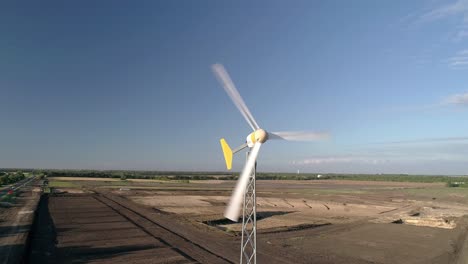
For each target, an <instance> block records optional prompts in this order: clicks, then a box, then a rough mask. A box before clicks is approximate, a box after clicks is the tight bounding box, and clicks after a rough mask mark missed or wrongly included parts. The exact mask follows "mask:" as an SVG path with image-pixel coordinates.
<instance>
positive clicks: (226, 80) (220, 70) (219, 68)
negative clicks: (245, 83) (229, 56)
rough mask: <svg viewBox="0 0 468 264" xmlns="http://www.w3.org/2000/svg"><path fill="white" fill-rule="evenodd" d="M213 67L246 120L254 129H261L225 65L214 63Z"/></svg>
mask: <svg viewBox="0 0 468 264" xmlns="http://www.w3.org/2000/svg"><path fill="white" fill-rule="evenodd" d="M212 69H213V72H214V73H215V75H216V77H217V78H218V81H219V82H220V83H221V85H223V87H224V90H225V91H226V93H227V94H228V95H229V97H230V98H231V100H232V101H233V102H234V104H235V105H236V107H237V109H239V111H240V112H241V114H242V115H243V116H244V118H245V120H247V123H249V125H250V126H251V127H252V129H253V130H254V131H255V130H257V129H259V126H258V124H257V122H256V121H255V119H254V118H253V116H252V114H251V113H250V111H249V109H248V108H247V105H245V103H244V100H242V97H241V96H240V94H239V92H238V91H237V89H236V86H234V83H233V82H232V80H231V78H230V77H229V74H228V73H227V72H226V70H225V69H224V67H223V65H221V64H213V66H212Z"/></svg>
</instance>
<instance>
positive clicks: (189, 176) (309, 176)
mask: <svg viewBox="0 0 468 264" xmlns="http://www.w3.org/2000/svg"><path fill="white" fill-rule="evenodd" d="M40 172H41V173H44V174H45V175H47V176H49V177H92V178H116V179H121V180H126V179H153V180H184V181H185V180H237V179H238V177H239V173H226V172H178V171H118V170H108V171H96V170H42V171H40ZM37 173H38V172H37V171H36V172H35V174H37ZM318 175H320V177H318ZM256 177H257V179H258V180H354V181H392V182H427V183H430V182H442V183H449V182H463V181H466V182H467V183H468V176H457V177H455V176H443V175H408V174H334V173H325V174H319V173H301V174H296V173H264V172H260V173H257V175H256ZM447 186H448V185H447Z"/></svg>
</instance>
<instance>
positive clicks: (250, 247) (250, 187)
mask: <svg viewBox="0 0 468 264" xmlns="http://www.w3.org/2000/svg"><path fill="white" fill-rule="evenodd" d="M247 159H249V152H247ZM256 170H257V163H256V162H255V166H254V168H253V170H252V173H251V175H250V177H249V182H248V184H247V188H246V189H245V192H244V206H243V209H242V243H241V256H240V263H241V264H244V263H247V264H250V263H253V264H255V263H257V199H256V195H255V173H256Z"/></svg>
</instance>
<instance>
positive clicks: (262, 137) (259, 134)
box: [246, 128, 268, 148]
mask: <svg viewBox="0 0 468 264" xmlns="http://www.w3.org/2000/svg"><path fill="white" fill-rule="evenodd" d="M267 140H268V133H267V132H266V131H265V130H263V129H261V128H259V129H257V130H255V131H254V132H252V133H250V134H249V135H248V136H247V139H246V143H247V146H248V147H249V148H253V146H254V145H255V143H257V142H260V143H265V142H266V141H267Z"/></svg>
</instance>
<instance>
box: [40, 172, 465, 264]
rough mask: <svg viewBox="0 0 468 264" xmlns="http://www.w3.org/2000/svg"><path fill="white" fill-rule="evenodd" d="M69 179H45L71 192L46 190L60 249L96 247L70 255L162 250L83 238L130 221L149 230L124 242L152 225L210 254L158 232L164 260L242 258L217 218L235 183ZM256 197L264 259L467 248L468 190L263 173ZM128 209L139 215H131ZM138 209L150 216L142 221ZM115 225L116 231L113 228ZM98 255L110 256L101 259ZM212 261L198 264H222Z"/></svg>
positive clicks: (234, 237) (230, 227)
mask: <svg viewBox="0 0 468 264" xmlns="http://www.w3.org/2000/svg"><path fill="white" fill-rule="evenodd" d="M65 178H67V179H63V178H50V184H51V186H52V185H54V184H55V186H56V188H58V189H60V190H61V191H69V192H73V193H75V194H73V195H72V194H61V195H58V196H51V197H50V199H51V200H50V201H49V202H48V205H49V208H50V215H51V218H52V219H53V223H55V225H56V227H55V228H56V229H55V230H57V238H58V244H57V245H56V250H58V252H63V251H61V250H64V248H68V247H69V246H70V245H68V244H67V243H69V242H67V241H68V240H70V239H71V240H73V243H74V244H73V245H71V246H73V247H76V248H81V246H80V243H84V244H83V245H82V246H85V247H86V248H89V250H90V252H92V253H89V255H87V254H88V253H83V254H84V255H83V254H82V252H81V251H79V250H78V251H76V252H75V251H73V250H72V251H70V252H71V253H70V254H71V255H70V256H68V257H69V259H68V260H71V259H74V258H75V257H76V258H81V260H82V262H106V261H111V260H112V261H113V262H119V261H122V262H125V261H130V260H132V259H133V258H134V259H133V260H135V263H136V262H138V261H137V260H138V259H140V260H141V259H144V258H145V257H141V256H147V255H145V254H146V253H147V251H145V250H149V251H152V250H155V249H156V248H160V246H158V245H153V244H151V243H153V242H151V243H150V242H148V243H150V244H151V245H152V246H145V247H142V248H129V245H132V243H133V242H132V243H130V242H129V243H130V244H128V245H124V246H122V248H121V249H122V250H121V253H119V254H114V253H112V252H113V251H112V252H111V253H109V252H108V251H106V250H105V249H104V248H118V247H120V246H121V245H120V244H119V243H123V242H122V241H121V239H122V238H121V237H118V236H117V237H109V238H108V237H107V236H108V235H106V236H103V237H99V236H98V235H96V237H95V238H93V239H90V238H87V235H86V233H88V232H89V230H88V229H89V228H94V227H95V226H102V224H104V223H107V224H106V228H111V227H112V226H113V225H114V224H113V223H114V222H115V223H116V225H128V223H127V222H130V223H133V225H134V226H133V227H132V228H133V229H135V228H136V229H141V230H142V231H143V233H145V234H146V235H141V236H142V237H138V238H136V239H134V240H130V241H135V243H137V242H138V241H140V239H142V240H141V241H146V240H145V239H149V240H148V241H150V240H151V239H153V240H154V239H155V236H152V235H150V234H148V232H147V231H148V230H152V228H153V227H154V225H155V223H158V224H159V225H161V226H163V227H164V228H166V229H167V230H169V231H170V232H175V233H177V235H180V236H182V237H183V240H184V241H186V240H188V241H192V242H193V243H195V244H197V245H199V246H200V247H203V248H204V249H202V251H203V252H205V251H208V252H211V253H206V252H205V253H190V252H191V251H190V248H189V247H186V248H184V246H183V243H182V242H180V241H178V240H170V237H171V235H170V232H169V235H168V234H165V233H162V234H159V235H158V236H157V238H159V239H162V240H165V241H166V240H167V243H168V244H169V246H167V245H166V247H168V248H172V249H174V248H177V249H178V250H180V251H181V252H179V253H178V252H177V251H175V252H173V251H170V250H169V251H167V252H170V253H167V252H166V253H167V254H168V255H167V256H168V258H169V256H171V257H173V258H174V259H181V261H182V260H183V261H186V262H190V261H194V260H195V261H200V260H197V259H196V258H197V256H198V257H199V258H200V257H201V258H209V257H210V256H211V255H213V256H218V257H220V256H222V257H223V258H225V259H224V260H223V261H226V262H227V263H229V262H237V261H238V260H237V258H238V244H239V239H240V237H239V236H238V234H239V228H240V225H239V224H237V223H233V222H230V221H228V220H225V219H224V217H223V216H222V214H223V210H224V209H225V206H226V203H227V202H228V199H229V196H230V194H231V190H232V188H233V186H234V183H235V182H234V181H223V180H210V181H189V182H181V181H158V180H146V181H128V180H127V181H120V180H113V181H109V179H101V180H99V179H96V178H94V179H83V178H68V177H65ZM54 182H55V183H54ZM57 183H58V184H57ZM64 183H67V184H64ZM60 185H62V186H63V187H59V186H60ZM70 186H72V187H70ZM257 204H258V207H257V210H258V215H257V219H258V222H257V223H258V238H257V240H258V250H259V251H258V254H259V258H260V259H262V260H264V262H261V263H457V261H459V259H461V258H464V256H465V255H464V254H466V251H465V250H463V248H466V243H465V237H466V235H467V228H468V225H467V224H468V219H467V218H465V217H464V216H465V215H468V189H467V188H448V187H446V185H445V184H444V183H423V182H421V183H419V182H382V181H340V180H315V181H268V180H262V181H257ZM81 207H83V208H81ZM109 208H110V209H109ZM125 208H131V210H133V211H134V212H138V213H139V215H140V216H135V215H133V216H132V213H131V212H127V211H128V209H125ZM109 210H111V211H109ZM126 210H127V211H126ZM87 212H88V213H87ZM93 212H94V213H93ZM112 212H113V213H112ZM115 213H117V215H118V216H114V214H115ZM88 214H89V215H88ZM96 214H99V215H96ZM141 216H144V217H143V218H145V219H146V220H141V219H138V217H140V218H141ZM122 217H123V218H122ZM132 217H135V218H134V219H133V218H132ZM132 219H133V220H132ZM148 219H150V221H149V222H146V224H145V221H147V220H148ZM80 221H81V222H80ZM83 221H84V222H83ZM103 221H104V222H103ZM132 221H133V222H132ZM82 222H83V223H82ZM88 222H89V223H88ZM135 223H138V224H135ZM135 226H136V227H135ZM129 228H130V227H129ZM136 229H135V230H136ZM93 230H94V229H93ZM106 230H113V229H112V228H111V229H106ZM116 230H120V229H119V228H117V226H116ZM145 230H146V231H145ZM127 231H128V230H127ZM127 231H125V232H127ZM97 232H98V234H107V232H106V231H104V230H102V231H99V230H98V231H97ZM99 232H100V233H99ZM129 232H130V231H129ZM132 232H133V231H132ZM132 232H130V233H132ZM135 232H136V231H135ZM199 232H202V235H200V234H199ZM137 233H138V232H136V233H135V234H137ZM149 233H151V232H149ZM116 234H117V233H116ZM122 234H123V233H122ZM199 235H200V236H202V237H203V239H201V240H200V238H199ZM146 236H149V237H148V238H144V239H143V237H146ZM151 237H152V238H151ZM168 237H169V238H168ZM99 241H101V242H99ZM171 241H172V242H171ZM127 242H128V241H126V242H125V243H127ZM70 243H71V242H70ZM145 243H146V242H145ZM145 245H146V244H145ZM93 248H96V251H93V250H92V249H93ZM79 252H81V253H79ZM86 252H88V251H86ZM155 252H156V251H154V252H153V253H154V256H156V255H157V253H155ZM161 252H162V251H161ZM171 252H172V253H171ZM140 253H141V254H142V255H139V254H140ZM166 253H164V254H166ZM75 254H76V255H75ZM100 254H101V255H102V256H104V255H105V256H106V257H105V258H104V259H99V256H100ZM106 254H107V255H106ZM161 254H162V253H161ZM164 254H162V255H161V257H163V256H166V255H164ZM192 254H193V256H192ZM197 254H198V255H197ZM59 255H60V254H59ZM60 256H62V255H60ZM86 256H88V257H86ZM109 256H112V257H109ZM139 256H140V257H139ZM62 257H63V256H62ZM311 260H313V261H312V262H311ZM183 261H182V262H181V263H185V262H183ZM213 261H214V262H210V261H208V260H206V261H201V262H202V263H222V262H217V261H215V260H213ZM155 263H157V262H155ZM460 263H462V262H460Z"/></svg>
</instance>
